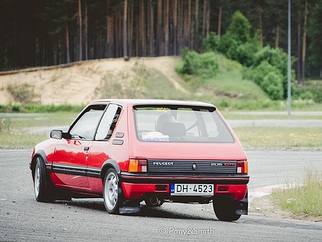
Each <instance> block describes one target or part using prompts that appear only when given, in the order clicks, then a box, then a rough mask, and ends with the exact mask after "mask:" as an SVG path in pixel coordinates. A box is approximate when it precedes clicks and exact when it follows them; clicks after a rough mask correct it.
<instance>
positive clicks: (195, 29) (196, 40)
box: [191, 0, 199, 50]
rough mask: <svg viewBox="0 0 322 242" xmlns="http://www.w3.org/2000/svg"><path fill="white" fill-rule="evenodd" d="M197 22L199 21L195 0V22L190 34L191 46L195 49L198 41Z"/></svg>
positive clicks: (197, 6) (197, 2)
mask: <svg viewBox="0 0 322 242" xmlns="http://www.w3.org/2000/svg"><path fill="white" fill-rule="evenodd" d="M198 22H199V0H196V5H195V22H194V31H193V36H192V44H191V45H192V48H194V49H195V50H198V49H199V45H198V43H199V41H198Z"/></svg>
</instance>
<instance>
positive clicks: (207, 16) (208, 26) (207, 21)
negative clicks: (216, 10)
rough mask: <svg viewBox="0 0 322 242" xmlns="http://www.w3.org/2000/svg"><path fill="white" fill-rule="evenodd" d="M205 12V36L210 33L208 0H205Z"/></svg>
mask: <svg viewBox="0 0 322 242" xmlns="http://www.w3.org/2000/svg"><path fill="white" fill-rule="evenodd" d="M206 9H207V14H206V37H207V38H208V37H209V33H210V2H209V1H208V0H207V8H206Z"/></svg>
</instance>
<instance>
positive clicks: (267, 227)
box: [0, 150, 322, 241]
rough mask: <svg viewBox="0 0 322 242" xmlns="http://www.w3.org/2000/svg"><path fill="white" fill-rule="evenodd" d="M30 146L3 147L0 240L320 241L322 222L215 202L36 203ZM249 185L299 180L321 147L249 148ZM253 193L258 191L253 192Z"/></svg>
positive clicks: (321, 156) (319, 159) (318, 159)
mask: <svg viewBox="0 0 322 242" xmlns="http://www.w3.org/2000/svg"><path fill="white" fill-rule="evenodd" d="M30 153H31V151H30V150H9V151H6V150H0V191H1V193H0V241H112V240H114V241H134V240H136V241H173V240H175V241H206V240H207V241H237V240H239V241H246V240H248V241H321V238H322V223H312V222H304V221H296V220H281V219H269V218H262V217H258V216H254V215H248V216H242V217H241V219H240V220H238V221H237V222H233V223H228V222H220V221H218V220H217V219H216V217H215V215H214V213H213V211H212V207H211V205H186V204H164V205H163V206H162V207H160V208H146V207H144V206H143V207H142V209H141V212H140V213H138V214H134V215H110V214H108V213H107V212H106V211H105V209H104V205H103V203H102V200H99V199H98V200H73V201H72V202H68V203H66V202H55V203H38V202H36V200H35V198H34V195H33V189H32V179H31V175H30V171H29V168H28V162H29V157H30ZM247 155H248V157H249V161H250V171H251V179H252V180H251V183H250V190H251V193H252V191H255V190H258V189H261V188H262V187H266V186H273V185H276V184H280V183H283V182H284V181H285V180H284V178H285V179H286V178H287V179H298V178H299V177H300V176H301V175H302V174H303V167H306V166H307V165H312V166H316V167H317V168H318V167H319V169H321V167H322V152H301V151H298V152H290V151H249V152H247ZM253 193H254V192H253Z"/></svg>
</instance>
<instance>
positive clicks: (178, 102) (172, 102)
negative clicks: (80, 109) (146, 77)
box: [89, 99, 215, 108]
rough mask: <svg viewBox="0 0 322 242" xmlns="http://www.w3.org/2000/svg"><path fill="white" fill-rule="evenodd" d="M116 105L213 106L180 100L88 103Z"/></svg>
mask: <svg viewBox="0 0 322 242" xmlns="http://www.w3.org/2000/svg"><path fill="white" fill-rule="evenodd" d="M107 103H116V104H120V105H122V106H124V105H125V106H137V105H179V106H199V107H200V106H201V107H212V108H214V107H215V106H214V105H213V104H210V103H206V102H200V101H182V100H165V99H97V100H93V101H92V102H90V103H89V105H93V104H107Z"/></svg>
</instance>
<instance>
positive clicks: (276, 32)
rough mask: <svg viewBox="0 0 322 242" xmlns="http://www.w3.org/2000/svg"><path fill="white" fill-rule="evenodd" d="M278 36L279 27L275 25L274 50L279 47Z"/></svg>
mask: <svg viewBox="0 0 322 242" xmlns="http://www.w3.org/2000/svg"><path fill="white" fill-rule="evenodd" d="M279 35H280V25H279V24H277V26H276V31H275V48H276V49H277V48H278V47H279Z"/></svg>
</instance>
